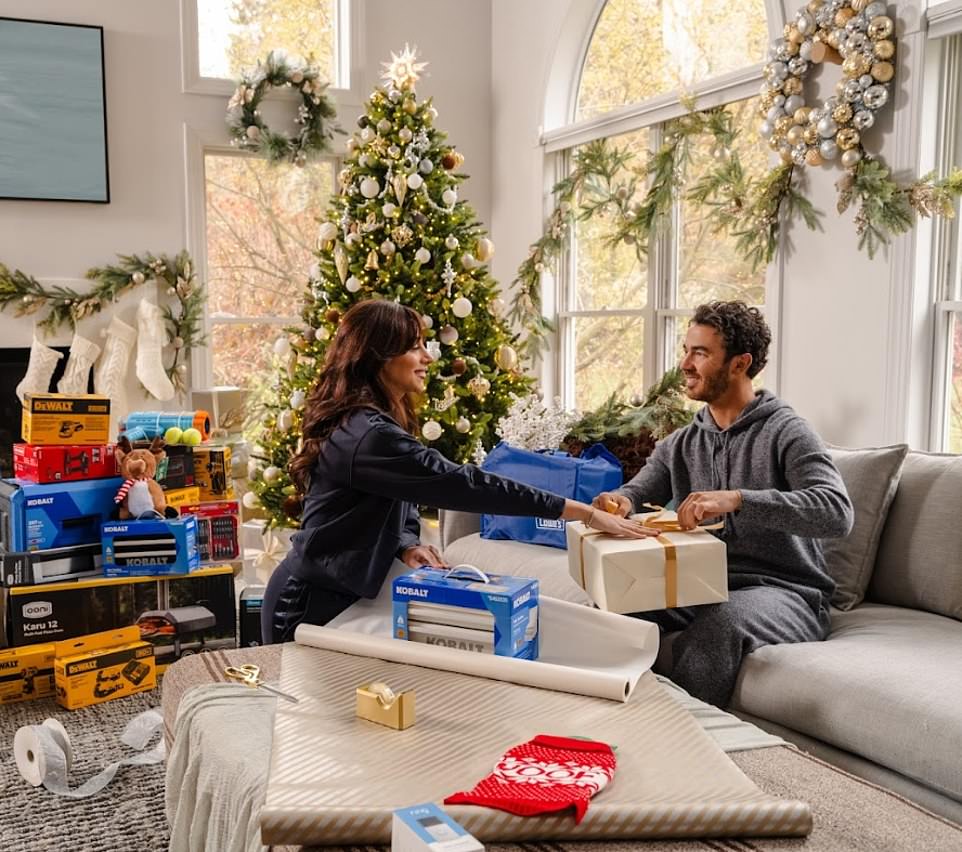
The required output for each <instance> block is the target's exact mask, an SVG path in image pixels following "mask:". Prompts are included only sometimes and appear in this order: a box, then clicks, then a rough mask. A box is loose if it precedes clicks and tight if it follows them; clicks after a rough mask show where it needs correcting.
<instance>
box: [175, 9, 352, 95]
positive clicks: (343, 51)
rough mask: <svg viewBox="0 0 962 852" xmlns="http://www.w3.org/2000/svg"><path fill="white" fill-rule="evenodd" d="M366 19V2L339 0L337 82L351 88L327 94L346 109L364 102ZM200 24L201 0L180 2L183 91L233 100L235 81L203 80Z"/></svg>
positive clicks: (337, 14) (206, 78)
mask: <svg viewBox="0 0 962 852" xmlns="http://www.w3.org/2000/svg"><path fill="white" fill-rule="evenodd" d="M364 16H365V0H335V7H334V31H335V37H336V38H337V45H336V47H335V51H334V56H335V66H336V67H335V74H336V75H337V81H336V82H340V81H342V80H344V79H347V80H348V81H349V85H348V87H347V88H337V87H335V86H334V85H333V84H332V85H331V86H329V87H328V90H327V91H328V93H329V94H330V95H331V97H333V98H334V99H335V101H337V103H338V104H342V105H344V106H348V105H350V106H353V105H355V104H361V103H362V102H363V100H364V98H363V93H362V91H361V83H362V80H361V76H362V74H363V70H364V69H363V65H362V63H363V60H364V57H363V53H364V49H363V48H364V39H363V36H364ZM197 24H198V15H197V0H180V55H181V91H182V92H183V93H184V94H185V95H204V96H208V97H220V98H229V97H230V96H231V95H232V94H233V92H234V88H235V84H234V81H233V80H226V79H224V78H221V77H203V76H201V73H200V43H199V40H198V36H197ZM272 94H276V96H277V97H278V98H281V99H285V100H290V101H292V102H293V101H296V100H297V97H298V96H297V95H296V94H295V93H294V92H293V91H278V92H276V93H272ZM225 109H226V108H225ZM339 111H340V110H339Z"/></svg>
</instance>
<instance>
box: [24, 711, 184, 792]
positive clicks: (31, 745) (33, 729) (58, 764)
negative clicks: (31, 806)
mask: <svg viewBox="0 0 962 852" xmlns="http://www.w3.org/2000/svg"><path fill="white" fill-rule="evenodd" d="M163 726H164V720H163V717H162V716H161V715H160V713H158V712H157V711H156V710H147V711H145V712H144V713H141V714H140V715H139V716H136V717H134V718H133V719H131V720H130V722H129V723H128V724H127V727H126V728H125V729H124V732H123V734H121V736H120V741H121V742H122V743H124V745H128V746H130V747H131V748H133V749H136V750H137V751H139V752H142V753H141V754H138V755H134V756H133V757H128V758H125V759H123V760H118V761H116V762H115V763H111V764H110V765H109V766H107V767H106V768H105V769H104V770H103V771H102V772H100V773H99V774H98V775H95V776H94V777H93V778H90V779H89V780H87V781H85V782H84V783H83V784H81V785H80V786H79V787H75V788H73V789H71V787H70V785H69V784H68V781H67V776H68V774H69V772H70V768H71V766H72V765H73V747H72V746H71V744H70V737H69V736H68V735H67V732H66V730H64V727H63V725H61V724H60V722H59V721H57V720H56V719H45V720H44V721H43V722H42V723H41V724H39V725H24V726H23V727H22V728H20V729H19V730H18V731H17V733H16V734H15V735H14V738H13V755H14V759H15V760H16V762H17V769H18V770H20V774H21V775H22V776H23V778H24V779H25V780H26V781H27V783H28V784H31V785H33V786H34V787H39V786H40V785H41V784H42V785H43V786H44V787H46V788H47V789H48V790H49V791H50V792H51V793H56V794H57V795H58V796H64V797H66V798H68V799H86V798H87V797H88V796H93V795H94V794H95V793H99V792H100V791H101V790H103V789H104V787H106V786H107V785H108V784H109V783H110V782H111V781H112V780H113V778H114V776H115V775H116V774H117V770H118V769H120V767H121V766H146V765H149V764H153V763H162V762H163V760H164V757H165V755H166V747H165V745H164V738H163V736H161V737H160V739H159V740H158V741H157V744H156V745H155V746H154V747H153V748H152V749H151V750H150V751H146V752H145V751H144V749H145V748H146V747H147V744H148V743H149V742H150V740H151V739H152V738H153V737H154V736H155V735H156V734H158V733H162V732H163Z"/></svg>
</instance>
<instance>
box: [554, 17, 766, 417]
mask: <svg viewBox="0 0 962 852" xmlns="http://www.w3.org/2000/svg"><path fill="white" fill-rule="evenodd" d="M768 42H769V30H768V26H767V19H766V9H765V2H764V0H730V2H727V3H724V4H721V3H717V2H711V1H710V0H608V2H607V3H605V4H604V6H603V8H602V9H601V12H600V14H599V15H598V16H597V17H596V19H595V25H594V30H593V33H592V36H591V39H590V41H589V42H588V46H587V50H586V51H585V52H584V54H583V57H582V65H581V73H580V75H579V76H578V78H577V79H578V84H577V98H575V99H572V114H571V115H570V118H569V121H570V124H569V125H568V126H567V127H562V128H560V129H558V130H554V131H551V132H550V133H549V134H546V143H547V144H546V150H548V151H549V152H552V153H555V154H556V155H557V156H558V157H559V158H560V162H561V164H562V173H563V172H564V168H565V166H564V164H566V163H570V162H571V161H572V160H573V156H574V154H576V153H577V152H578V150H579V146H581V145H583V144H586V143H588V142H590V141H594V140H597V139H601V138H605V139H607V140H608V141H609V143H610V144H611V145H613V146H618V147H619V148H626V147H627V148H628V149H629V150H630V151H631V152H632V154H633V160H632V164H630V165H629V166H628V168H631V167H632V165H633V166H634V167H635V168H638V167H640V166H642V165H643V163H644V161H645V159H646V157H647V152H649V151H654V150H657V148H658V146H659V145H660V144H661V142H662V140H663V134H664V128H665V122H666V121H668V120H670V119H672V118H677V117H679V116H682V115H684V114H685V113H686V112H687V111H688V108H687V107H686V106H685V105H684V103H683V100H684V102H685V103H688V98H689V97H695V98H697V99H698V100H697V108H699V109H701V108H705V107H707V106H718V105H722V104H725V105H726V108H727V109H728V110H730V111H731V113H732V116H733V121H734V123H735V125H736V127H738V128H739V129H740V131H741V132H740V134H739V136H738V138H737V139H736V143H735V145H736V147H737V150H738V154H739V157H740V158H741V161H742V164H743V165H744V166H745V168H746V170H748V171H751V172H753V173H758V174H760V173H762V172H763V171H764V170H766V168H767V167H768V163H769V157H768V152H767V150H766V149H765V147H764V146H762V145H760V144H759V142H758V139H757V136H756V134H755V126H756V124H757V118H756V115H755V109H756V101H755V98H754V97H753V95H754V93H755V92H757V90H758V86H759V84H760V82H761V79H762V77H761V68H762V61H763V59H764V57H765V54H766V51H767V47H768ZM690 153H691V156H690V159H689V161H688V164H687V174H686V184H687V185H689V186H690V185H692V184H693V183H694V182H695V181H697V180H698V178H699V176H700V175H702V174H704V173H705V172H706V171H707V170H708V169H709V168H710V167H711V165H712V163H713V162H715V161H716V159H717V158H718V157H724V156H726V152H725V151H720V150H718V147H717V145H715V143H714V139H713V138H712V137H710V136H706V137H705V138H704V139H696V140H695V141H694V144H692V146H691V151H690ZM646 189H647V187H646V186H645V185H644V183H643V182H642V181H639V182H638V183H637V185H636V188H635V199H636V200H640V199H641V198H643V196H644V194H645V192H646ZM669 218H670V221H668V222H666V223H664V227H663V228H662V229H661V230H660V231H659V233H658V235H657V237H653V239H652V241H651V244H650V246H649V251H648V252H647V254H641V255H640V256H639V253H638V252H636V251H635V249H634V247H633V246H630V245H625V244H616V245H614V246H613V245H612V244H611V241H610V239H608V237H609V235H610V233H611V222H610V220H609V219H607V218H606V217H605V216H603V215H598V214H596V215H593V216H591V217H590V218H588V219H586V220H583V221H579V222H578V224H577V225H576V227H575V228H574V229H573V233H572V235H571V246H570V252H569V263H568V264H567V266H566V268H565V269H564V270H562V271H561V274H560V275H559V276H558V280H557V287H558V293H557V304H558V306H559V311H558V320H559V323H558V330H559V338H560V341H559V342H560V350H561V357H560V358H559V359H558V363H559V365H560V366H559V376H558V377H557V378H558V386H559V387H560V389H561V393H562V396H563V398H564V401H565V403H566V404H567V405H569V406H574V407H577V408H578V409H581V410H590V409H593V408H595V407H597V406H598V405H599V404H600V403H601V402H603V401H604V400H605V399H606V398H607V397H608V396H609V395H610V394H612V393H617V394H619V396H621V397H623V398H627V397H631V396H632V395H634V394H637V393H641V392H643V391H644V389H645V388H646V387H648V386H649V385H650V384H651V383H652V382H654V381H655V380H657V379H658V378H659V376H660V375H661V374H662V373H663V372H664V370H665V369H666V368H667V367H669V366H671V365H672V364H673V363H675V362H677V358H678V354H679V352H680V347H681V344H682V342H683V340H684V335H685V330H686V328H687V317H688V316H689V315H690V314H691V313H692V311H693V309H694V308H695V307H696V306H697V305H699V304H701V303H702V302H705V301H709V300H711V299H736V298H738V299H742V300H744V301H746V302H748V303H750V304H755V305H758V306H759V307H764V306H765V304H766V301H767V300H766V271H765V270H764V269H760V270H752V268H751V265H750V264H749V263H748V262H746V261H745V260H743V259H742V258H741V256H740V255H739V253H738V252H737V250H736V248H735V242H736V241H735V238H734V237H731V236H726V235H718V234H713V233H711V231H710V228H709V225H708V222H707V221H706V214H705V211H704V209H702V208H700V207H698V206H695V205H692V204H690V203H688V202H687V201H686V200H685V199H684V197H683V194H682V197H680V198H677V199H675V202H674V208H673V211H672V215H671V216H670V217H669ZM766 372H769V373H771V372H772V371H771V368H769V370H767V371H766Z"/></svg>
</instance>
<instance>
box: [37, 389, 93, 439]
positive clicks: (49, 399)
mask: <svg viewBox="0 0 962 852" xmlns="http://www.w3.org/2000/svg"><path fill="white" fill-rule="evenodd" d="M21 432H22V433H23V440H24V442H25V443H27V444H37V445H40V444H60V445H64V444H66V445H70V444H85V445H88V446H96V445H98V444H99V445H103V444H106V443H107V442H108V441H109V440H110V399H109V398H108V397H106V396H97V395H96V394H62V393H27V394H25V395H24V399H23V420H22V423H21Z"/></svg>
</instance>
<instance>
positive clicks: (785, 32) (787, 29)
mask: <svg viewBox="0 0 962 852" xmlns="http://www.w3.org/2000/svg"><path fill="white" fill-rule="evenodd" d="M792 29H793V27H792V25H791V24H785V26H784V27H782V38H791V35H792Z"/></svg>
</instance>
